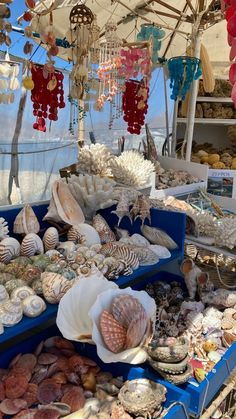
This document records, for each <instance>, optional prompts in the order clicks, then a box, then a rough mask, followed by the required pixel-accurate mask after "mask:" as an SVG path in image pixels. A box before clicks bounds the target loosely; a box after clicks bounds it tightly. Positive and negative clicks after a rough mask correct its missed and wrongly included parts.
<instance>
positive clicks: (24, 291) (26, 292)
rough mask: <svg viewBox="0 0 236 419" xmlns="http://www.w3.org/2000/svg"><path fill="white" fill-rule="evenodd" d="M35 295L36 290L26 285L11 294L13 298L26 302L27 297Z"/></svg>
mask: <svg viewBox="0 0 236 419" xmlns="http://www.w3.org/2000/svg"><path fill="white" fill-rule="evenodd" d="M34 294H35V292H34V290H32V288H30V287H28V286H26V285H25V286H23V287H17V288H15V289H14V290H13V291H12V293H11V298H19V299H20V300H24V299H25V298H26V297H29V296H31V295H34Z"/></svg>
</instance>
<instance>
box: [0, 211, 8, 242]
mask: <svg viewBox="0 0 236 419" xmlns="http://www.w3.org/2000/svg"><path fill="white" fill-rule="evenodd" d="M8 233H9V230H8V223H7V221H6V220H5V219H4V218H2V217H0V241H1V240H3V239H5V238H6V237H8Z"/></svg>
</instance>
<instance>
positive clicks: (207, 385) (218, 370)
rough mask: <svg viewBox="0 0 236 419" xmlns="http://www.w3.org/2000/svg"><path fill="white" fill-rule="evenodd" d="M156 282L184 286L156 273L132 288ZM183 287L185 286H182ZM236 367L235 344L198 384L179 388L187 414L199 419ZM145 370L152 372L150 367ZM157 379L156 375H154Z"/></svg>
mask: <svg viewBox="0 0 236 419" xmlns="http://www.w3.org/2000/svg"><path fill="white" fill-rule="evenodd" d="M156 281H167V282H172V281H177V282H180V283H181V284H182V285H184V280H183V278H182V277H181V276H179V275H174V274H171V273H168V272H158V273H157V274H156V275H154V276H153V277H151V278H146V279H144V280H142V281H139V282H138V283H136V284H134V285H133V286H132V288H133V289H135V290H143V289H145V286H146V285H147V284H148V283H150V282H151V283H152V282H156ZM184 286H185V285H184ZM235 367H236V342H235V343H234V344H233V345H232V346H231V347H230V348H229V349H228V350H227V351H226V353H225V355H224V356H223V357H222V358H221V360H220V361H219V362H218V363H217V364H216V365H215V368H214V369H213V370H212V371H211V372H209V373H208V374H207V377H206V378H205V379H204V380H203V381H202V382H201V383H198V382H197V381H196V380H195V379H194V378H191V379H190V380H189V381H188V382H187V383H185V384H183V385H181V386H180V388H182V389H183V390H184V391H186V392H187V393H188V394H189V395H190V405H189V413H190V414H191V416H195V417H197V418H198V417H200V416H201V414H202V412H203V410H204V409H205V408H206V407H207V406H208V405H209V404H210V402H211V401H212V400H213V399H214V397H215V396H216V394H217V392H218V390H219V389H220V387H221V386H222V385H223V383H224V381H225V379H226V378H227V377H228V376H229V375H230V373H231V372H232V371H233V369H234V368H235ZM147 368H148V369H149V370H150V371H153V369H152V368H151V367H148V366H147ZM155 374H156V375H157V377H158V374H157V373H155Z"/></svg>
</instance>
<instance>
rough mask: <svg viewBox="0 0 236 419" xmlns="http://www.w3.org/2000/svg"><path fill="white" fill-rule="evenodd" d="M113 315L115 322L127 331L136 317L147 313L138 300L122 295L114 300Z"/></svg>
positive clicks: (112, 305)
mask: <svg viewBox="0 0 236 419" xmlns="http://www.w3.org/2000/svg"><path fill="white" fill-rule="evenodd" d="M111 313H112V315H113V317H114V318H115V320H116V321H117V322H118V323H120V324H121V325H122V326H123V327H125V328H126V329H127V328H128V327H129V325H130V323H131V322H132V320H133V319H134V317H137V315H139V314H140V313H145V310H144V308H143V306H142V304H140V302H139V300H137V298H134V297H133V296H131V295H125V294H122V295H119V296H118V297H115V298H114V299H113V301H112V304H111Z"/></svg>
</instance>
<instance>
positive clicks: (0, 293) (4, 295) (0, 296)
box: [0, 285, 9, 304]
mask: <svg viewBox="0 0 236 419" xmlns="http://www.w3.org/2000/svg"><path fill="white" fill-rule="evenodd" d="M7 300H9V295H8V292H7V290H6V288H5V287H4V286H3V285H0V304H3V303H5V302H6V301H7Z"/></svg>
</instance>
